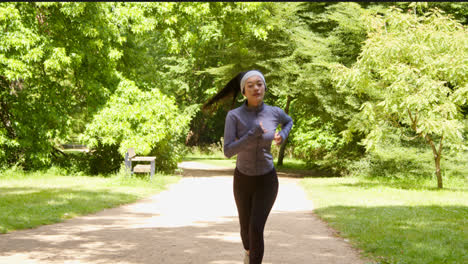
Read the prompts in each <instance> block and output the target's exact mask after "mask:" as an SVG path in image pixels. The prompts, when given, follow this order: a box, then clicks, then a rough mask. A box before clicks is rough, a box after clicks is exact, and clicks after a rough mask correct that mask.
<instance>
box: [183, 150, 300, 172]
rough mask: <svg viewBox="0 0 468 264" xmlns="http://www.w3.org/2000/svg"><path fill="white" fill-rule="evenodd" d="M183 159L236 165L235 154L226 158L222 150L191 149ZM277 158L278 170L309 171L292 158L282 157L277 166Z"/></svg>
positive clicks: (222, 165) (211, 163)
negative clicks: (204, 150)
mask: <svg viewBox="0 0 468 264" xmlns="http://www.w3.org/2000/svg"><path fill="white" fill-rule="evenodd" d="M184 161H196V162H200V163H204V164H209V165H215V166H220V167H232V168H235V167H236V156H234V157H232V158H230V159H228V158H226V157H225V156H224V154H223V153H222V152H219V151H215V152H202V151H200V150H198V149H195V150H193V151H192V152H190V153H189V154H187V155H186V156H185V157H184ZM276 161H277V158H275V160H274V164H275V167H276V169H277V170H278V171H283V172H289V171H290V172H301V171H309V168H307V166H306V163H305V162H303V161H301V160H298V159H293V158H284V159H283V165H282V166H277V162H276Z"/></svg>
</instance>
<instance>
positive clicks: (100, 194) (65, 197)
mask: <svg viewBox="0 0 468 264" xmlns="http://www.w3.org/2000/svg"><path fill="white" fill-rule="evenodd" d="M140 176H141V175H139V176H136V177H135V176H133V177H124V174H123V173H120V174H116V175H113V176H110V177H102V176H93V177H91V176H64V174H63V171H61V170H58V169H56V168H52V169H50V170H48V171H43V172H32V173H25V172H22V171H14V170H7V171H4V172H0V233H6V232H9V231H12V230H19V229H26V228H33V227H37V226H40V225H45V224H52V223H57V222H60V221H62V220H64V219H68V218H73V217H75V216H79V215H85V214H90V213H94V212H97V211H100V210H103V209H105V208H112V207H116V206H119V205H121V204H126V203H131V202H134V201H137V200H139V199H142V198H144V197H147V196H149V195H151V194H154V193H157V192H160V191H161V190H163V189H165V188H166V186H167V185H168V184H170V183H174V182H177V181H178V180H179V179H180V177H179V176H167V175H155V176H154V178H153V181H149V180H148V177H149V176H141V177H140Z"/></svg>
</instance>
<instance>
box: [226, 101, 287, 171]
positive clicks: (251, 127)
mask: <svg viewBox="0 0 468 264" xmlns="http://www.w3.org/2000/svg"><path fill="white" fill-rule="evenodd" d="M246 102H247V101H246ZM246 102H245V103H244V104H242V105H241V106H240V107H238V108H235V109H233V110H231V111H229V112H228V113H227V116H226V123H225V126H224V155H225V156H226V157H227V158H230V157H232V156H234V155H236V154H237V161H236V166H237V169H238V170H239V171H240V172H241V173H243V174H245V175H249V176H257V175H263V174H266V173H268V172H270V171H271V170H272V169H273V167H274V164H273V157H272V155H271V143H272V141H273V139H274V136H275V131H276V128H277V127H278V125H281V126H282V129H281V131H280V132H279V134H280V135H281V137H282V138H283V141H285V140H286V138H287V137H288V135H289V131H290V130H291V127H292V125H293V120H292V118H291V117H290V116H288V115H287V114H286V113H285V112H284V111H283V110H282V109H281V108H279V107H276V106H270V105H267V104H265V103H262V104H261V105H259V106H257V107H248V106H247V105H246ZM260 122H262V125H263V127H264V128H265V129H266V130H267V132H266V133H264V131H263V130H262V128H261V127H260Z"/></svg>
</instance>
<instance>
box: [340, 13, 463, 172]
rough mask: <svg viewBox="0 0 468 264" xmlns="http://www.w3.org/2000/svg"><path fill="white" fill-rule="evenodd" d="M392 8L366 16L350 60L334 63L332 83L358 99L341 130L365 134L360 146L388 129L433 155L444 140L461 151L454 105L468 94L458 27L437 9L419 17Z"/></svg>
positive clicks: (375, 141) (369, 146) (381, 136)
mask: <svg viewBox="0 0 468 264" xmlns="http://www.w3.org/2000/svg"><path fill="white" fill-rule="evenodd" d="M400 11H401V10H397V9H393V10H390V11H389V12H388V13H387V14H386V15H385V16H383V17H381V16H373V15H370V16H367V17H366V18H367V19H368V23H367V24H368V25H369V27H370V34H369V38H368V39H367V40H366V42H365V45H364V47H363V50H362V52H361V54H360V56H359V59H358V61H357V62H356V63H355V64H354V65H353V66H352V67H350V68H347V67H345V66H338V67H336V68H335V72H334V81H335V83H336V85H337V87H339V89H340V90H341V91H343V93H345V94H351V95H352V96H354V97H357V98H361V100H362V103H361V104H360V109H359V110H360V112H359V114H357V115H355V116H353V118H352V119H351V121H350V122H349V124H348V125H349V132H360V133H363V134H365V135H366V137H365V139H364V140H363V144H364V145H365V146H366V148H367V150H368V151H372V150H374V148H375V147H376V146H377V145H378V144H379V143H381V142H382V141H383V140H384V138H385V137H386V135H388V134H391V133H395V130H394V129H393V128H394V127H396V128H398V129H399V133H400V134H401V136H402V137H404V136H405V134H407V137H413V136H416V137H422V138H424V139H425V140H426V141H427V142H428V143H429V144H430V145H431V146H432V148H433V152H434V155H435V157H436V159H437V158H438V157H439V158H440V156H441V153H442V146H443V145H442V144H443V143H445V142H447V143H448V144H446V145H447V146H449V147H451V148H452V149H455V150H461V149H466V147H467V146H466V143H465V141H464V138H463V132H464V129H465V127H464V123H463V121H462V120H463V115H462V114H461V111H460V109H461V107H462V106H464V105H466V104H467V98H468V82H467V81H468V75H467V71H466V69H468V61H467V60H466V54H467V52H468V50H467V47H468V35H467V34H466V27H464V26H462V25H461V24H459V23H458V22H456V21H454V20H452V19H451V18H450V17H447V16H444V15H442V14H441V13H440V12H439V11H438V10H437V9H436V10H432V11H430V12H427V13H426V14H425V15H424V16H416V15H414V14H411V13H410V14H405V13H402V12H400ZM408 133H409V135H408ZM345 135H349V133H345ZM436 140H437V141H438V142H439V143H440V144H437V142H436ZM443 140H444V142H442V141H443ZM436 144H437V145H438V146H436ZM437 147H438V149H437ZM436 167H437V160H436Z"/></svg>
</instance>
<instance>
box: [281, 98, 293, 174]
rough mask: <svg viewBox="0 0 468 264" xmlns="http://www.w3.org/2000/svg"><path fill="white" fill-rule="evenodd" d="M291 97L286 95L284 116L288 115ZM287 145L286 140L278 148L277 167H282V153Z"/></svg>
mask: <svg viewBox="0 0 468 264" xmlns="http://www.w3.org/2000/svg"><path fill="white" fill-rule="evenodd" d="M291 100H292V98H291V96H290V95H288V99H287V101H286V108H285V109H284V112H286V114H289V105H290V104H291ZM287 143H288V139H287V138H286V139H285V140H283V142H282V144H281V147H280V151H279V154H278V163H277V164H278V166H282V165H283V159H284V151H285V149H286V144H287Z"/></svg>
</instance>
